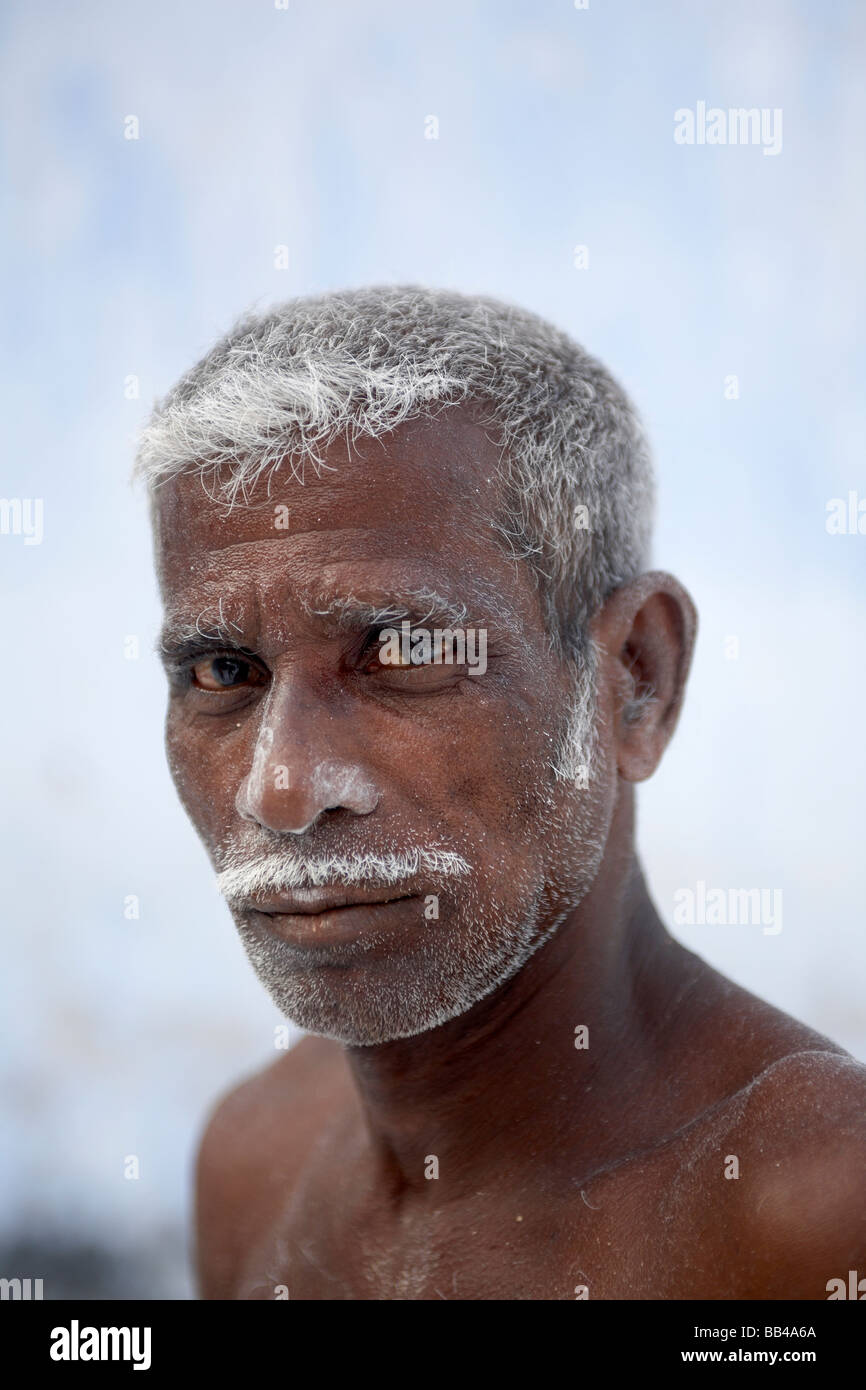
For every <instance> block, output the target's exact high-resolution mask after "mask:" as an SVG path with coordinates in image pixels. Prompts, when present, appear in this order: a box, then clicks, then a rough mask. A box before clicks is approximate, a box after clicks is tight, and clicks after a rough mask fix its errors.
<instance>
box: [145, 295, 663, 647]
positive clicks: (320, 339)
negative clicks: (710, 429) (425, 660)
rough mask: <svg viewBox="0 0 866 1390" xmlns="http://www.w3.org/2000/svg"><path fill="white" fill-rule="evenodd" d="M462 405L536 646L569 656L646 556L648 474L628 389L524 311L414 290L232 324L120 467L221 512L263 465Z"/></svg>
mask: <svg viewBox="0 0 866 1390" xmlns="http://www.w3.org/2000/svg"><path fill="white" fill-rule="evenodd" d="M459 403H467V404H468V403H472V405H473V406H474V407H475V410H476V411H477V412H478V413H477V418H478V419H479V420H480V423H482V425H483V426H484V427H485V428H487V429H489V430H491V431H494V432H495V442H496V443H497V446H498V447H499V448H500V450H501V454H500V472H501V476H502V480H503V482H504V484H505V488H504V492H505V498H506V501H505V514H504V515H502V516H500V517H497V518H495V519H494V521H493V524H494V527H495V529H496V530H497V531H498V533H499V535H500V536H501V537H502V538H503V539H504V540H505V541H506V542H507V544H508V546H509V549H510V550H511V551H512V552H513V553H514V554H516V555H519V556H520V557H521V558H524V559H526V560H527V561H528V562H529V563H530V565H531V566H532V568H533V570H534V571H535V574H536V578H537V583H538V589H539V595H540V597H541V601H542V609H543V612H544V616H545V622H546V625H547V630H548V633H549V635H550V638H551V642H552V644H553V646H554V648H555V649H556V650H558V651H559V652H561V653H565V654H568V655H577V654H578V653H580V652H585V650H586V646H585V626H586V623H587V621H588V620H589V618H591V617H592V615H593V614H594V613H595V612H596V611H597V609H598V608H599V607H600V606H601V604H602V602H603V601H604V599H605V598H606V597H607V595H608V594H609V593H610V592H612V591H613V589H615V588H617V587H618V586H619V585H620V584H622V583H624V582H625V581H626V580H628V579H630V578H633V577H634V576H635V575H636V574H638V573H639V572H640V571H641V570H642V569H644V568H645V567H646V564H647V560H648V547H649V540H650V532H651V524H652V509H653V479H652V467H651V463H650V456H649V450H648V447H647V444H646V440H645V437H644V434H643V430H642V428H641V425H640V421H639V420H638V417H637V415H636V413H635V410H634V408H633V406H632V405H631V403H630V401H629V400H628V397H627V396H626V395H625V393H624V392H623V391H622V389H621V388H620V387H619V386H618V385H617V383H616V382H615V381H614V379H613V378H612V377H611V376H610V375H609V373H608V372H607V371H606V370H605V368H604V367H603V366H602V365H601V364H600V363H599V362H597V361H596V360H595V359H594V358H592V357H590V356H589V355H588V354H587V353H586V352H584V350H583V349H582V348H581V347H579V346H578V345H577V344H576V343H574V342H572V341H571V339H570V338H568V337H567V336H566V335H565V334H564V333H562V332H560V331H559V330H558V329H557V328H554V327H553V326H552V325H551V324H549V323H547V322H546V321H545V320H543V319H541V318H539V317H538V316H537V315H535V314H531V313H529V312H527V311H526V310H523V309H519V308H516V307H514V306H512V305H508V304H504V303H502V302H500V301H498V300H495V299H490V298H486V297H480V296H470V295H463V294H458V293H455V292H452V291H446V290H433V289H425V288H423V287H420V286H414V285H409V286H374V287H370V288H367V289H357V290H344V291H340V292H338V293H331V294H322V295H317V296H313V297H309V298H302V299H294V300H289V301H288V302H286V303H284V304H281V305H279V306H278V307H277V308H275V309H273V310H271V311H270V312H268V313H266V314H248V315H246V316H244V317H243V318H241V319H240V320H239V321H238V322H237V323H236V324H235V326H234V327H233V328H232V329H231V330H230V331H229V332H228V333H227V334H226V335H225V337H223V338H222V339H221V340H220V341H219V342H218V343H217V344H216V345H215V346H214V347H213V348H211V350H210V352H208V353H207V355H206V356H205V357H204V358H202V360H201V361H200V362H199V363H198V364H197V365H196V366H195V367H193V368H192V369H191V370H190V371H188V372H187V373H186V374H185V375H184V376H183V377H181V379H180V380H179V381H178V382H177V383H176V385H175V386H174V387H173V388H172V390H171V391H170V392H169V393H168V395H167V396H166V397H165V398H164V399H163V400H162V401H160V402H159V403H158V404H157V405H156V407H155V409H154V412H153V414H152V416H151V419H150V422H149V423H148V425H147V426H146V428H145V430H144V432H143V435H142V438H141V442H140V446H139V449H138V454H137V458H136V468H135V471H136V474H137V475H139V476H143V477H144V478H145V479H146V480H147V483H148V486H149V487H150V488H151V489H156V488H158V486H159V485H160V484H161V483H163V482H165V481H166V480H167V479H170V478H173V477H175V476H177V475H178V474H180V473H189V472H198V473H199V474H200V475H201V476H202V478H203V479H206V480H207V481H208V482H212V484H213V495H214V496H215V497H216V498H218V499H219V500H221V501H224V502H225V503H226V504H227V505H228V506H229V507H231V506H233V505H234V504H235V503H236V502H237V500H238V498H245V497H246V496H247V494H248V492H249V491H250V490H251V488H252V487H253V486H254V485H255V483H256V482H257V481H258V479H259V478H260V477H261V476H262V475H263V474H268V475H270V473H272V472H273V471H274V470H276V469H277V468H278V467H280V466H282V467H284V468H287V469H289V470H291V471H292V472H294V473H295V474H296V475H297V476H302V470H303V468H304V465H305V464H310V465H312V466H313V467H314V468H316V469H318V468H320V467H321V465H322V464H323V462H324V459H323V451H324V450H325V449H326V448H327V447H328V445H329V444H330V443H332V442H333V441H334V440H335V439H337V438H345V439H347V440H348V441H349V442H350V444H351V442H352V441H354V440H355V439H357V438H359V437H366V438H377V437H379V436H381V435H384V434H386V433H388V432H389V431H391V430H393V429H395V428H396V427H397V426H398V425H401V424H403V423H404V422H406V421H408V420H412V419H416V418H418V417H421V416H433V415H435V414H437V413H438V411H439V410H441V409H443V408H445V407H447V406H449V405H456V404H459Z"/></svg>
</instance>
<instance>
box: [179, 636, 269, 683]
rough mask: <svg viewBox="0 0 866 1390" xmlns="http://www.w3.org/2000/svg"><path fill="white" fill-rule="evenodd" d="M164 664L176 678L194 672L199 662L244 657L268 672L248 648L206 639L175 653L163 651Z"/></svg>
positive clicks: (186, 645)
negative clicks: (227, 657) (223, 657)
mask: <svg viewBox="0 0 866 1390" xmlns="http://www.w3.org/2000/svg"><path fill="white" fill-rule="evenodd" d="M160 655H161V657H162V663H163V665H164V666H165V668H166V670H167V671H168V672H169V673H170V674H172V675H175V676H183V675H185V674H187V673H190V672H191V671H192V668H193V666H196V665H197V664H198V662H200V661H205V660H208V659H210V660H211V661H216V659H217V657H220V656H229V657H232V656H234V657H242V658H243V660H244V661H248V662H249V663H250V665H252V666H255V667H256V668H257V669H259V670H267V668H266V666H265V664H264V662H263V661H262V659H261V657H259V656H256V654H255V652H251V651H250V650H249V648H248V647H232V646H228V645H226V643H224V642H223V643H216V642H209V641H207V640H206V639H205V640H203V641H201V642H189V643H184V644H183V645H181V646H179V647H177V648H176V649H175V650H174V651H168V652H167V651H165V650H164V649H163V650H161V652H160Z"/></svg>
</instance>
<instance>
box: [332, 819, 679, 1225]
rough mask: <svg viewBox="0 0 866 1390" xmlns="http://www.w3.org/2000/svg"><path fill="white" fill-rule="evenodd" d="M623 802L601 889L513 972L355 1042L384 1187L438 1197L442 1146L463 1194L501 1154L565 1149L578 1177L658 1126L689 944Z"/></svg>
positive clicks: (538, 1155) (510, 1159)
mask: <svg viewBox="0 0 866 1390" xmlns="http://www.w3.org/2000/svg"><path fill="white" fill-rule="evenodd" d="M617 817H622V818H623V820H624V823H621V825H620V826H619V827H618V828H619V830H620V831H624V832H626V833H623V834H617V833H612V834H611V836H610V839H609V841H608V846H609V848H608V851H607V852H606V854H605V858H604V861H603V862H602V865H601V868H600V870H599V873H598V875H597V877H596V881H595V883H594V884H593V887H592V889H591V890H590V892H589V893H588V894H587V895H586V897H585V898H584V900H583V901H582V902H581V903H580V905H579V906H578V907H577V908H576V909H575V910H574V911H573V913H571V914H570V916H569V917H568V918H567V919H566V920H565V921H564V922H563V923H562V924H561V926H560V927H559V929H558V930H557V931H556V932H555V933H554V935H553V936H552V937H551V938H550V939H549V940H548V941H547V942H545V943H544V945H543V946H541V947H540V948H539V949H538V950H537V951H536V952H535V954H534V955H533V956H532V957H531V958H530V960H529V961H528V962H527V964H526V965H525V966H524V967H523V969H522V970H521V971H520V972H519V973H518V974H517V975H516V976H515V977H514V978H513V979H512V980H510V981H508V982H507V983H506V984H505V985H503V986H502V987H501V988H500V989H499V990H497V991H495V992H494V994H492V995H491V996H489V997H488V998H486V999H483V1000H481V1001H480V1003H478V1004H477V1005H475V1006H474V1007H473V1008H472V1009H470V1010H468V1011H467V1013H465V1014H463V1015H461V1016H460V1017H459V1018H456V1019H452V1020H450V1021H449V1022H448V1023H445V1024H442V1025H441V1026H440V1027H438V1028H435V1029H431V1030H430V1031H429V1032H426V1033H423V1034H420V1035H419V1036H416V1037H413V1038H402V1039H398V1040H397V1041H395V1042H390V1043H385V1044H383V1045H381V1046H379V1047H371V1048H365V1047H350V1048H347V1049H346V1054H347V1059H348V1062H349V1066H350V1068H351V1071H352V1074H353V1077H354V1081H355V1085H356V1087H357V1090H358V1093H359V1097H360V1101H361V1106H362V1110H363V1115H364V1120H365V1124H366V1128H367V1131H368V1138H369V1144H370V1156H371V1162H372V1164H373V1167H374V1172H375V1178H376V1181H377V1183H378V1184H379V1186H380V1190H383V1189H387V1190H389V1191H390V1192H391V1193H392V1195H393V1196H394V1198H395V1199H397V1198H399V1199H403V1198H405V1197H407V1196H414V1197H416V1198H418V1199H423V1198H424V1197H425V1195H426V1196H427V1197H428V1198H429V1200H435V1196H431V1193H433V1192H434V1190H435V1189H436V1188H438V1186H439V1184H438V1183H432V1182H429V1181H427V1180H426V1178H425V1165H426V1164H427V1163H428V1160H429V1158H430V1157H431V1156H435V1157H436V1159H437V1160H438V1163H439V1166H440V1168H441V1169H442V1171H443V1173H444V1172H446V1171H447V1173H448V1176H449V1192H450V1193H451V1194H452V1195H453V1194H454V1193H455V1191H456V1190H465V1191H466V1192H471V1191H475V1190H476V1189H478V1188H479V1187H483V1186H484V1185H485V1175H486V1181H487V1183H488V1184H489V1174H490V1172H491V1170H492V1169H493V1170H499V1171H508V1172H509V1173H510V1174H515V1173H516V1172H519V1171H521V1170H525V1171H526V1173H527V1177H528V1175H529V1172H530V1170H531V1171H532V1173H533V1174H534V1175H535V1176H536V1177H537V1174H538V1170H539V1167H540V1166H543V1165H545V1164H547V1163H548V1162H551V1163H553V1164H555V1163H556V1160H557V1156H559V1155H561V1156H562V1159H563V1161H567V1165H568V1169H569V1174H570V1176H571V1177H572V1178H573V1177H575V1176H579V1175H580V1173H581V1172H586V1173H587V1174H589V1173H591V1172H593V1171H595V1170H596V1169H597V1168H598V1167H601V1166H604V1165H605V1164H606V1163H608V1162H613V1161H615V1158H616V1157H617V1154H618V1153H622V1152H624V1151H628V1150H631V1149H633V1148H634V1147H636V1146H641V1145H642V1144H643V1143H645V1142H651V1137H652V1136H651V1133H650V1131H651V1130H652V1128H653V1126H656V1127H657V1126H658V1124H659V1122H660V1121H662V1120H663V1118H664V1116H663V1112H664V1108H665V1101H666V1098H665V1095H664V1091H665V1089H666V1088H665V1087H663V1086H660V1085H659V1078H660V1077H662V1076H663V1073H664V1068H663V1067H662V1066H661V1065H660V1060H661V1059H660V1053H662V1052H666V1051H667V1050H669V1049H670V1048H671V1046H672V1032H673V1025H672V1019H673V1017H674V1016H675V1007H672V1001H674V1000H675V997H676V995H677V994H678V993H680V992H682V990H683V988H684V981H685V984H686V985H687V983H688V980H687V975H688V970H687V967H685V966H684V965H682V963H681V959H680V958H681V956H685V955H686V954H687V953H684V952H681V948H679V947H677V946H676V945H675V943H674V942H673V941H672V939H671V938H670V937H669V936H668V935H667V932H666V931H665V929H664V927H663V925H662V923H661V922H660V920H659V918H658V915H657V913H656V912H655V909H654V907H653V905H652V902H651V901H650V898H649V895H648V893H647V889H646V885H645V883H644V880H643V875H642V873H641V871H640V867H639V865H638V863H637V860H636V858H635V856H634V851H633V848H632V836H631V807H630V804H627V805H626V806H625V809H624V811H623V808H622V807H621V808H620V809H619V810H618V812H617V816H615V821H616V819H617ZM612 829H613V831H614V832H616V829H617V827H616V824H615V825H614V827H612ZM618 845H619V846H621V848H619V849H618V848H617V846H618ZM675 967H676V968H675ZM578 1028H586V1029H587V1030H588V1032H587V1036H586V1044H588V1045H584V1046H578V1045H577V1044H578V1043H583V1042H584V1038H583V1036H582V1035H580V1034H577V1033H576V1029H578ZM653 1086H654V1087H655V1088H656V1089H658V1091H659V1096H658V1097H657V1102H658V1103H654V1104H647V1100H648V1098H649V1097H648V1094H647V1093H648V1090H649V1089H650V1087H653ZM638 1101H640V1102H642V1103H640V1104H638V1103H636V1102H638Z"/></svg>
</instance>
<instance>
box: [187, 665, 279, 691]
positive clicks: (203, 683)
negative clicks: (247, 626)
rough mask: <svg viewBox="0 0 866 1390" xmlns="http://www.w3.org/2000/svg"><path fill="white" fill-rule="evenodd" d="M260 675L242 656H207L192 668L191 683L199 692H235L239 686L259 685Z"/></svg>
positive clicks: (260, 681) (260, 682)
mask: <svg viewBox="0 0 866 1390" xmlns="http://www.w3.org/2000/svg"><path fill="white" fill-rule="evenodd" d="M262 679H263V677H262V673H261V672H260V671H259V670H258V668H257V667H255V666H254V665H253V664H252V662H251V661H247V660H245V659H244V657H242V656H209V657H206V658H205V659H204V660H203V661H197V662H196V663H195V665H194V666H193V668H192V683H193V685H195V686H198V688H199V690H212V691H221V690H236V689H237V687H238V686H239V685H261V684H262Z"/></svg>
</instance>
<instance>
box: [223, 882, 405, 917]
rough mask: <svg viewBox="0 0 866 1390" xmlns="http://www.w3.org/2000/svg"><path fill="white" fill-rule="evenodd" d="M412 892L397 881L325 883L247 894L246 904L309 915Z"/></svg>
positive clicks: (376, 902)
mask: <svg viewBox="0 0 866 1390" xmlns="http://www.w3.org/2000/svg"><path fill="white" fill-rule="evenodd" d="M411 896H412V895H411V894H410V893H407V891H406V889H405V887H404V888H401V887H400V886H399V885H396V884H391V885H386V884H370V885H369V886H368V887H364V886H362V885H358V884H353V885H351V886H346V887H342V886H340V885H334V886H329V885H327V884H325V885H323V886H321V887H318V888H291V889H287V890H284V891H283V892H280V893H268V894H263V895H262V896H261V897H254V898H248V899H247V904H246V905H247V906H248V907H251V908H253V909H254V911H256V912H264V913H268V914H270V915H272V916H273V915H276V914H279V913H286V914H287V915H291V916H301V917H308V916H313V915H314V914H316V913H320V912H331V911H333V910H334V908H338V907H364V906H370V907H373V906H377V905H380V904H382V903H390V902H394V900H395V899H397V898H407V897H411Z"/></svg>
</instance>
